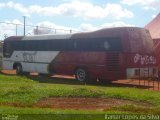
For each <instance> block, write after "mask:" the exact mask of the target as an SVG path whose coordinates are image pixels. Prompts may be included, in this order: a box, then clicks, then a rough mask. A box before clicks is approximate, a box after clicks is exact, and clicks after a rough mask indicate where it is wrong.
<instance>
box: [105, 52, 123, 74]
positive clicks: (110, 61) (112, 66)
mask: <svg viewBox="0 0 160 120" xmlns="http://www.w3.org/2000/svg"><path fill="white" fill-rule="evenodd" d="M107 68H108V71H119V69H120V66H119V53H109V54H107Z"/></svg>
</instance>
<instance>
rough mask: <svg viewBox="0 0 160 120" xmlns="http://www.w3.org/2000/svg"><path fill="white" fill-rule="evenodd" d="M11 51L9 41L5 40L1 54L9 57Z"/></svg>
mask: <svg viewBox="0 0 160 120" xmlns="http://www.w3.org/2000/svg"><path fill="white" fill-rule="evenodd" d="M12 52H13V49H12V45H11V42H5V43H4V47H3V55H4V57H10V55H11V54H12Z"/></svg>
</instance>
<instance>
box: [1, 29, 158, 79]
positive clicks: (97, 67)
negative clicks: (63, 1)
mask: <svg viewBox="0 0 160 120" xmlns="http://www.w3.org/2000/svg"><path fill="white" fill-rule="evenodd" d="M3 55H4V58H3V69H8V70H13V69H16V71H17V74H22V73H23V72H38V73H42V74H60V75H75V77H76V79H77V80H79V81H87V80H89V79H90V80H95V79H99V80H117V79H127V78H137V77H144V76H145V74H146V71H148V73H147V74H148V76H153V73H154V75H155V74H156V73H157V69H156V58H155V52H154V48H153V41H152V39H151V36H150V34H149V31H148V30H146V29H143V28H137V27H118V28H107V29H101V30H97V31H94V32H86V33H76V34H68V35H40V36H39V35H38V36H12V37H9V38H7V39H5V40H4V46H3Z"/></svg>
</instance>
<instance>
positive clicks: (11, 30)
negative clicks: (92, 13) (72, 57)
mask: <svg viewBox="0 0 160 120" xmlns="http://www.w3.org/2000/svg"><path fill="white" fill-rule="evenodd" d="M5 22H7V23H16V24H22V23H21V22H20V21H19V20H17V19H14V20H12V21H5ZM36 26H38V30H40V32H43V33H49V34H55V33H56V34H69V33H70V32H72V33H76V32H88V31H95V30H98V29H102V28H110V27H124V26H134V25H131V24H127V23H124V22H122V21H118V22H112V23H105V24H102V25H99V26H94V25H92V24H87V23H82V24H81V25H80V26H79V27H77V28H73V27H67V26H62V25H57V24H55V23H51V22H49V21H42V22H39V23H37V24H36ZM35 28H36V27H35ZM35 28H33V27H29V28H28V29H26V34H27V35H32V34H33V29H35ZM70 30H72V31H70ZM18 31H19V34H18V35H22V34H23V26H18ZM5 34H7V36H12V35H16V26H15V25H13V24H4V23H3V24H0V39H2V38H4V35H5Z"/></svg>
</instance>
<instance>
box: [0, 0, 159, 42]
mask: <svg viewBox="0 0 160 120" xmlns="http://www.w3.org/2000/svg"><path fill="white" fill-rule="evenodd" d="M158 13H160V0H0V22H7V23H16V24H23V16H26V24H27V25H32V26H41V27H44V28H41V29H47V30H48V27H49V28H53V29H52V32H53V31H54V29H59V31H60V30H61V31H62V30H68V31H65V32H70V30H72V31H76V32H85V31H94V30H97V29H101V28H106V27H121V26H135V27H144V26H145V25H146V24H147V23H149V22H150V21H151V20H152V19H153V18H154V17H155V16H156V15H157V14H158ZM46 27H47V28H46ZM33 29H34V28H33V27H27V28H26V31H27V33H26V34H32V33H33ZM39 29H40V27H39ZM57 31H58V30H57ZM57 31H56V32H57ZM57 33H58V32H57ZM22 34H23V26H21V25H18V26H17V35H22ZM10 35H16V26H15V25H12V24H4V23H0V38H1V39H2V38H3V37H5V36H10Z"/></svg>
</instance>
